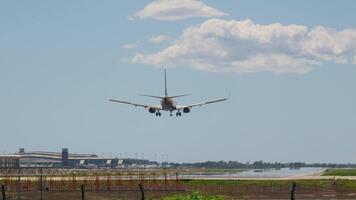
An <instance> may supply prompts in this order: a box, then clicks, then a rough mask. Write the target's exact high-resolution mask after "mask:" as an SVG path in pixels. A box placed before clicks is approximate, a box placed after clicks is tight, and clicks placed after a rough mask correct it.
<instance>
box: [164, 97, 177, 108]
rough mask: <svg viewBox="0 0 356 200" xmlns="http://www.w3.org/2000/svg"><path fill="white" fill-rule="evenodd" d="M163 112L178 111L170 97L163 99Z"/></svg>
mask: <svg viewBox="0 0 356 200" xmlns="http://www.w3.org/2000/svg"><path fill="white" fill-rule="evenodd" d="M161 106H162V110H165V111H173V110H176V102H175V101H174V100H173V99H172V98H169V97H165V98H162V99H161Z"/></svg>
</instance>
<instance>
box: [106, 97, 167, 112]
mask: <svg viewBox="0 0 356 200" xmlns="http://www.w3.org/2000/svg"><path fill="white" fill-rule="evenodd" d="M109 101H112V102H116V103H123V104H129V105H133V106H135V107H137V106H138V107H143V108H155V109H157V110H160V109H161V107H160V106H155V105H145V104H137V103H132V102H128V101H122V100H116V99H109Z"/></svg>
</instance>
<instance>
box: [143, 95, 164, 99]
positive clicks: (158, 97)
mask: <svg viewBox="0 0 356 200" xmlns="http://www.w3.org/2000/svg"><path fill="white" fill-rule="evenodd" d="M140 96H144V97H152V98H157V99H163V98H164V97H162V96H155V95H148V94H141V95H140Z"/></svg>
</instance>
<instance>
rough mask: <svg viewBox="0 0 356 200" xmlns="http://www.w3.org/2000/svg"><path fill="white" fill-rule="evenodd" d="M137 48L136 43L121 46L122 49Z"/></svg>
mask: <svg viewBox="0 0 356 200" xmlns="http://www.w3.org/2000/svg"><path fill="white" fill-rule="evenodd" d="M137 47H138V45H137V43H128V44H124V45H122V46H121V48H124V49H136V48H137Z"/></svg>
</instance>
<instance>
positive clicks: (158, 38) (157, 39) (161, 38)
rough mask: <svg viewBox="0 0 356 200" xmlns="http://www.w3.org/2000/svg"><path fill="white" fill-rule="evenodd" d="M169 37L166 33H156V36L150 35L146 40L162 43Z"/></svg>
mask: <svg viewBox="0 0 356 200" xmlns="http://www.w3.org/2000/svg"><path fill="white" fill-rule="evenodd" d="M168 39H169V37H168V36H167V35H156V36H152V37H151V38H150V39H149V40H148V41H149V42H151V43H157V44H158V43H162V42H165V41H167V40H168Z"/></svg>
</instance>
